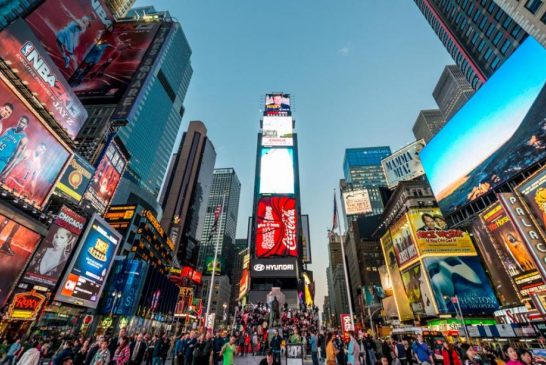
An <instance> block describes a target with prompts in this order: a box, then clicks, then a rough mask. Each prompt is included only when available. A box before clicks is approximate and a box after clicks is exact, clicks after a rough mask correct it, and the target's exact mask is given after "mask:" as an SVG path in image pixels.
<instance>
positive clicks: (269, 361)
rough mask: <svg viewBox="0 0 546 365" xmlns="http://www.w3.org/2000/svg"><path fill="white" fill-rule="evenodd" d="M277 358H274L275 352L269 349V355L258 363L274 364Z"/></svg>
mask: <svg viewBox="0 0 546 365" xmlns="http://www.w3.org/2000/svg"><path fill="white" fill-rule="evenodd" d="M274 363H275V359H274V358H273V352H272V351H267V355H266V356H265V357H264V358H263V359H262V360H261V361H260V363H259V364H258V365H273V364H274Z"/></svg>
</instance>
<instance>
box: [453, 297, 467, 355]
mask: <svg viewBox="0 0 546 365" xmlns="http://www.w3.org/2000/svg"><path fill="white" fill-rule="evenodd" d="M455 299H456V300H457V307H458V308H459V314H460V315H461V322H463V328H464V335H465V337H466V343H468V344H470V336H468V330H467V329H466V324H465V323H464V316H463V311H462V309H461V304H460V303H459V297H458V296H457V295H455Z"/></svg>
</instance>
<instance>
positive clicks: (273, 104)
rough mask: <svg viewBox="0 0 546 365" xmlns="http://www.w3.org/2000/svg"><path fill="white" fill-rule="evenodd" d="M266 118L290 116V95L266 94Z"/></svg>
mask: <svg viewBox="0 0 546 365" xmlns="http://www.w3.org/2000/svg"><path fill="white" fill-rule="evenodd" d="M264 115H265V116H268V115H270V116H274V115H277V116H290V115H292V112H291V110H290V95H289V94H282V93H280V94H279V93H276V94H266V95H265V109H264Z"/></svg>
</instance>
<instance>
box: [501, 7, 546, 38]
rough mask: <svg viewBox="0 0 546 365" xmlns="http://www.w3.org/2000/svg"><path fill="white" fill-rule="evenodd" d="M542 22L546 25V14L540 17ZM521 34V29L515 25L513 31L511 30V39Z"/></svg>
mask: <svg viewBox="0 0 546 365" xmlns="http://www.w3.org/2000/svg"><path fill="white" fill-rule="evenodd" d="M542 21H543V22H544V23H546V13H545V14H544V16H543V17H542ZM520 33H521V27H520V26H519V25H517V24H516V26H515V27H514V29H512V33H510V34H512V37H514V38H517V37H518V35H519V34H520Z"/></svg>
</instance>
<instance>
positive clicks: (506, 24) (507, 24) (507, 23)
mask: <svg viewBox="0 0 546 365" xmlns="http://www.w3.org/2000/svg"><path fill="white" fill-rule="evenodd" d="M510 25H512V18H510V17H509V16H508V17H506V19H505V20H504V22H503V23H502V26H503V27H504V29H506V30H508V28H510Z"/></svg>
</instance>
